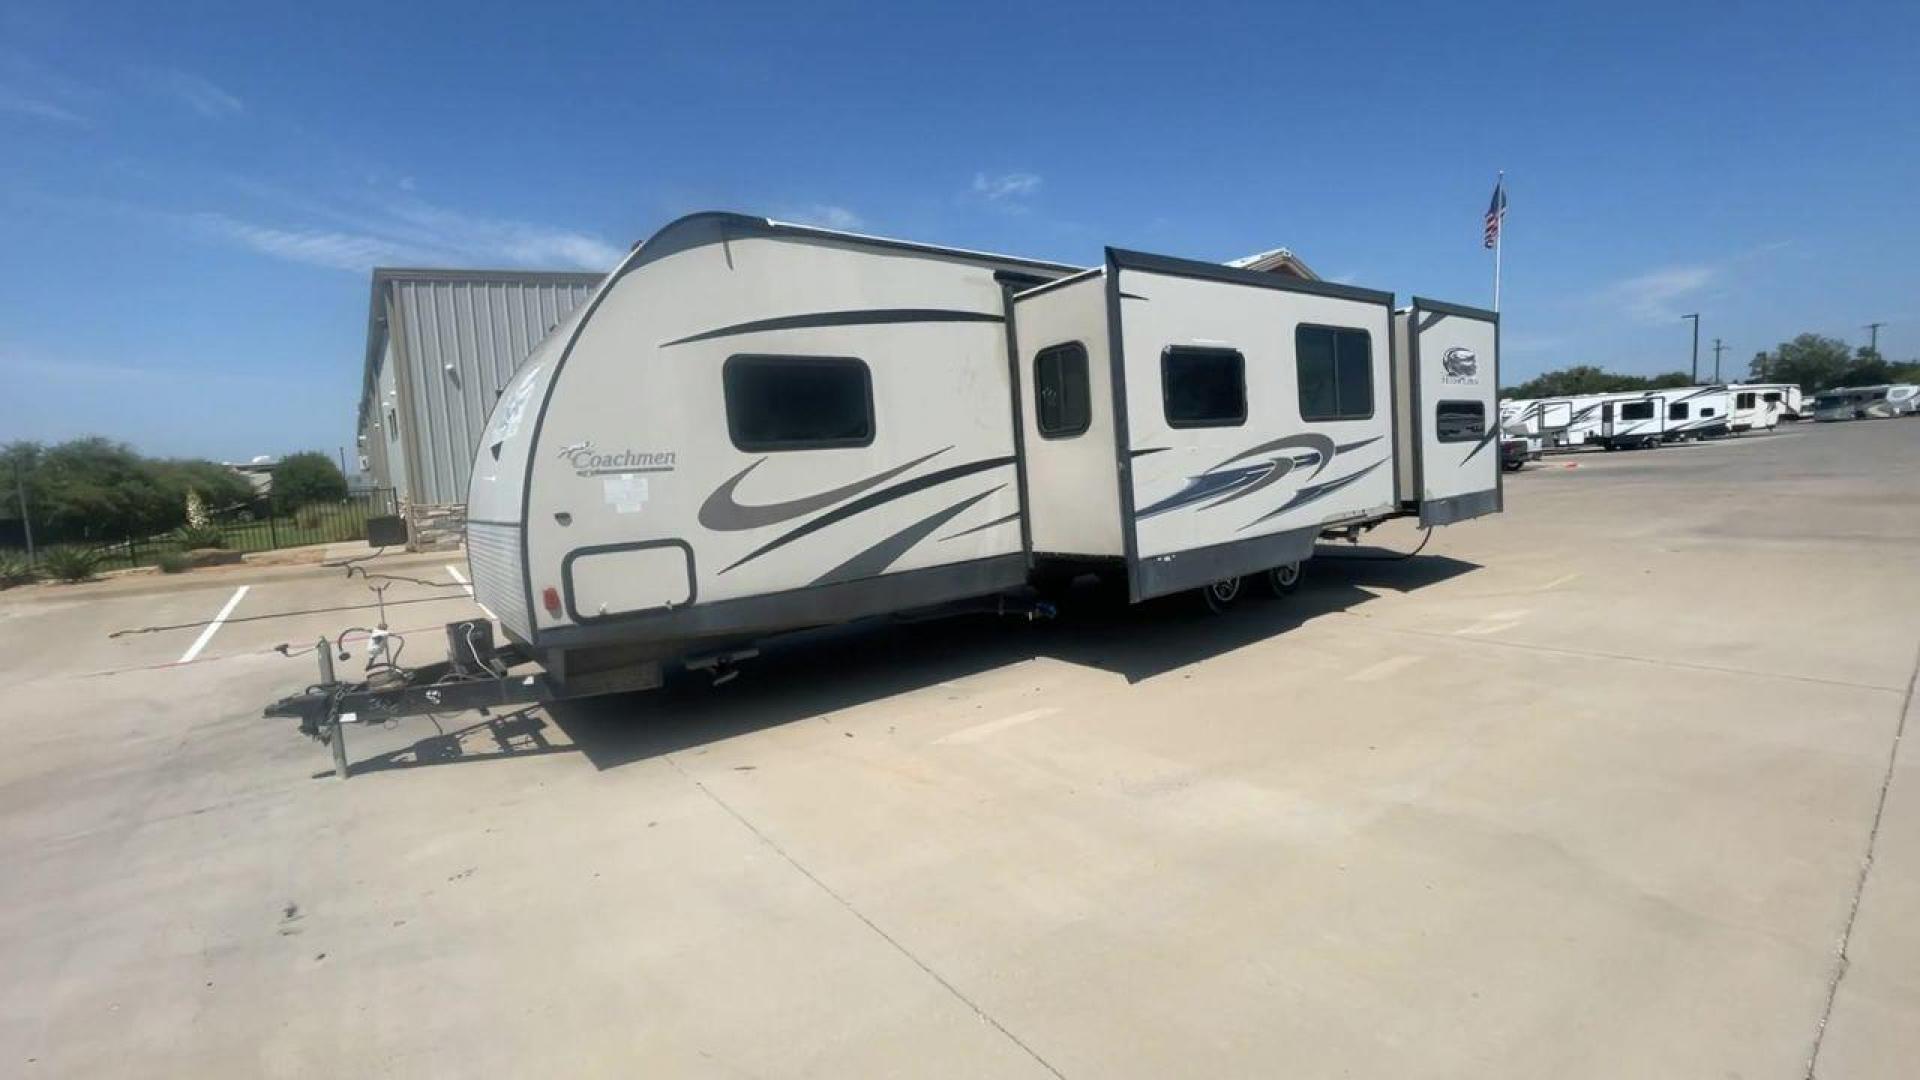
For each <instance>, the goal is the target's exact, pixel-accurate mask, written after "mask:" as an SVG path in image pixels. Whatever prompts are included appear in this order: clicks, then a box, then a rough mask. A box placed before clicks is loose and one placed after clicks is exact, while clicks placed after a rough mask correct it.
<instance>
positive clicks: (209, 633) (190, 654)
mask: <svg viewBox="0 0 1920 1080" xmlns="http://www.w3.org/2000/svg"><path fill="white" fill-rule="evenodd" d="M252 587H253V586H251V585H242V586H240V587H239V588H237V589H235V590H233V595H232V596H229V597H227V603H226V606H225V607H223V608H221V609H220V614H218V615H215V616H214V617H213V621H212V622H210V623H208V624H207V628H206V629H205V630H202V631H200V636H199V637H197V638H194V639H193V644H191V645H189V646H187V651H186V652H184V653H181V654H180V659H179V660H177V661H175V663H179V664H191V663H193V658H194V657H196V656H199V655H200V650H201V649H204V648H206V647H207V642H209V641H212V640H213V635H214V633H215V632H216V631H218V630H219V629H220V624H221V623H223V622H226V621H227V616H229V615H231V614H233V609H234V608H236V607H239V606H240V598H241V597H243V596H245V595H247V590H248V589H250V588H252Z"/></svg>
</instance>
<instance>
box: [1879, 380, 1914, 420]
mask: <svg viewBox="0 0 1920 1080" xmlns="http://www.w3.org/2000/svg"><path fill="white" fill-rule="evenodd" d="M1887 402H1888V404H1890V405H1891V406H1893V409H1894V414H1895V415H1896V416H1915V415H1920V386H1914V385H1911V384H1909V383H1899V384H1896V385H1894V386H1889V387H1887Z"/></svg>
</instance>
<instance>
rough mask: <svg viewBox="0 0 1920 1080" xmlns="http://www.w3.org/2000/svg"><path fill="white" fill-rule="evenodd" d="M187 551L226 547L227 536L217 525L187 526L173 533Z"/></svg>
mask: <svg viewBox="0 0 1920 1080" xmlns="http://www.w3.org/2000/svg"><path fill="white" fill-rule="evenodd" d="M174 536H176V537H178V538H179V540H180V546H181V547H183V548H186V549H187V550H188V551H198V550H200V549H201V548H223V547H226V546H227V534H226V533H225V532H224V531H223V530H222V529H221V528H220V526H218V525H199V526H195V525H187V526H185V527H183V528H181V529H179V530H178V531H176V532H175V533H174Z"/></svg>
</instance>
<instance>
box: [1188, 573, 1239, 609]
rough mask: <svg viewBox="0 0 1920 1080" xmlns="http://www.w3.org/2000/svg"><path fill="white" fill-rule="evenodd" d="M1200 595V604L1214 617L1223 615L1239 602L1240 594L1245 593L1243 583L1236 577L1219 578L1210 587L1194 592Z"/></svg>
mask: <svg viewBox="0 0 1920 1080" xmlns="http://www.w3.org/2000/svg"><path fill="white" fill-rule="evenodd" d="M1195 591H1196V592H1198V593H1199V594H1200V603H1201V604H1202V605H1204V606H1205V607H1206V609H1207V610H1208V611H1211V612H1213V613H1214V614H1215V615H1224V614H1226V613H1227V612H1228V611H1229V610H1231V609H1232V608H1233V605H1235V604H1237V603H1239V602H1240V594H1242V593H1244V592H1245V591H1246V589H1245V588H1243V582H1242V581H1241V580H1240V579H1239V578H1237V577H1230V578H1221V579H1220V580H1219V581H1216V582H1214V583H1212V584H1211V585H1202V586H1201V587H1200V588H1199V589H1197V590H1195Z"/></svg>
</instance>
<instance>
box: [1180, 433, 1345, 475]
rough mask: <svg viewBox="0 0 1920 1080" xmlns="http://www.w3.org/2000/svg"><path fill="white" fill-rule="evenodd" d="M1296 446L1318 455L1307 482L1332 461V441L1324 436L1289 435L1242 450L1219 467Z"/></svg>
mask: <svg viewBox="0 0 1920 1080" xmlns="http://www.w3.org/2000/svg"><path fill="white" fill-rule="evenodd" d="M1296 446H1297V447H1300V448H1301V449H1305V450H1312V451H1313V452H1314V453H1316V454H1319V455H1320V461H1319V464H1317V465H1315V466H1314V467H1313V472H1311V473H1309V474H1308V476H1307V479H1309V480H1311V479H1313V478H1314V477H1316V476H1319V475H1320V470H1322V469H1324V468H1326V467H1327V463H1328V462H1330V461H1332V460H1333V455H1334V454H1335V452H1336V451H1335V449H1334V445H1333V440H1332V439H1329V438H1327V437H1326V436H1325V435H1315V434H1306V435H1289V436H1287V437H1286V438H1284V439H1275V440H1273V441H1272V442H1263V443H1261V444H1260V445H1259V446H1255V447H1251V448H1249V449H1246V450H1242V451H1240V452H1239V453H1237V454H1235V455H1233V456H1232V457H1230V458H1228V459H1227V460H1225V461H1223V462H1221V463H1220V465H1231V464H1233V463H1234V462H1236V461H1240V460H1242V459H1244V458H1250V457H1252V456H1254V455H1255V454H1264V453H1266V452H1267V451H1269V450H1279V449H1282V448H1290V447H1296ZM1220 465H1215V466H1214V467H1213V468H1214V469H1218V468H1219V467H1220ZM1207 471H1208V472H1212V471H1213V469H1208V470H1207Z"/></svg>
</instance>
